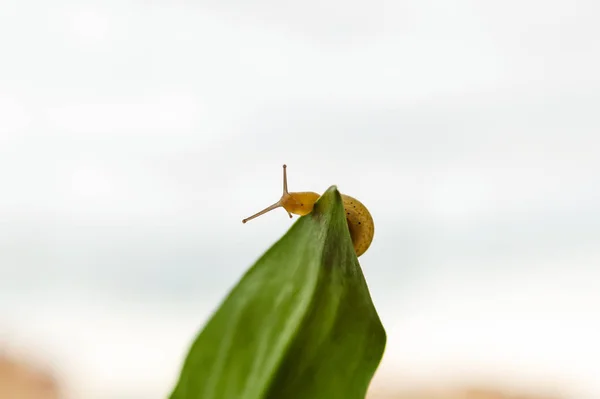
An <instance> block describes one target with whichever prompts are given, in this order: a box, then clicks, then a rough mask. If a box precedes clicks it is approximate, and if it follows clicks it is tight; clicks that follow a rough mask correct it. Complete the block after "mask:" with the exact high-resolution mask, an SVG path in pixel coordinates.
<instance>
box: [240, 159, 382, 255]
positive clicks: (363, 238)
mask: <svg viewBox="0 0 600 399" xmlns="http://www.w3.org/2000/svg"><path fill="white" fill-rule="evenodd" d="M319 197H320V195H319V194H317V193H313V192H310V191H305V192H299V193H290V192H288V188H287V173H286V165H283V195H282V196H281V198H280V199H279V201H277V202H276V203H274V204H273V205H271V206H268V207H266V208H265V209H263V210H262V211H260V212H258V213H256V214H254V215H252V216H250V217H249V218H246V219H244V220H242V223H246V222H247V221H249V220H252V219H254V218H255V217H257V216H260V215H263V214H265V213H267V212H269V211H272V210H273V209H276V208H279V207H283V209H285V210H286V211H287V213H288V215H290V218H291V217H292V213H293V214H296V215H300V216H304V215H307V214H309V213H310V212H312V210H313V206H314V205H315V202H317V200H318V199H319ZM342 202H343V203H344V209H345V210H346V220H347V222H348V229H349V230H350V237H351V238H352V244H353V245H354V250H355V251H356V256H361V255H362V254H364V253H365V252H366V250H367V249H368V248H369V246H370V245H371V241H373V235H374V234H375V224H374V223H373V218H372V217H371V214H370V213H369V210H368V209H367V208H366V207H365V206H364V205H363V204H362V203H361V202H360V201H359V200H357V199H356V198H352V197H350V196H349V195H344V194H342Z"/></svg>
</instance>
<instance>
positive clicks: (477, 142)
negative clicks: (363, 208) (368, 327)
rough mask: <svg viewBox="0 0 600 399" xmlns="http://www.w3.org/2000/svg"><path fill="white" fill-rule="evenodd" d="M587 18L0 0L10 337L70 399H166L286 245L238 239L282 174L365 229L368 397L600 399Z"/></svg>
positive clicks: (276, 222) (593, 99) (0, 265)
mask: <svg viewBox="0 0 600 399" xmlns="http://www.w3.org/2000/svg"><path fill="white" fill-rule="evenodd" d="M167 4H169V5H167ZM599 17H600V4H598V3H597V2H594V1H566V0H565V1H545V2H542V1H533V0H526V1H519V2H517V1H505V2H501V3H499V2H498V3H492V2H477V1H468V0H460V1H455V2H445V1H413V0H407V1H403V2H398V1H383V0H375V1H371V2H364V1H363V2H359V1H346V2H341V1H336V0H325V1H314V0H310V1H308V2H301V3H299V2H291V1H283V2H282V1H280V2H275V1H272V0H262V1H255V2H234V1H204V2H203V1H197V2H191V1H189V0H188V1H178V2H168V3H167V2H164V1H163V2H160V1H145V2H130V1H105V2H94V1H88V2H78V3H75V2H68V1H64V0H59V1H55V2H52V3H51V4H50V3H44V2H35V1H29V2H25V1H20V2H17V1H5V2H3V5H2V11H1V12H0V182H2V190H1V192H0V194H1V195H0V226H1V227H2V228H1V229H0V334H2V335H3V336H4V340H6V341H7V342H10V343H11V344H10V345H12V346H15V345H16V346H19V345H33V347H39V348H41V350H43V351H44V352H45V353H47V355H48V356H47V358H48V359H50V360H48V361H50V362H52V363H53V364H55V366H56V367H57V368H58V369H59V370H61V373H62V375H63V376H64V377H65V379H66V383H67V384H68V385H69V388H70V389H72V392H73V395H77V396H76V397H78V398H84V399H88V398H89V399H114V398H123V397H127V398H137V397H139V398H145V399H153V398H161V397H165V395H166V393H168V392H169V391H170V389H171V387H172V384H173V382H174V378H175V376H176V374H177V372H178V368H179V362H180V361H181V358H182V356H183V354H184V351H185V350H186V348H187V345H188V344H189V342H190V340H191V339H192V338H193V337H194V336H195V334H196V332H197V330H198V328H199V327H200V326H201V325H202V323H203V322H204V321H205V319H206V317H208V315H209V314H210V312H211V310H212V309H213V308H214V306H216V305H217V304H218V303H219V301H220V300H221V299H222V297H223V296H224V295H226V293H227V292H228V290H229V289H230V288H231V287H232V285H233V284H234V283H235V282H236V281H237V279H238V278H239V276H241V274H242V273H243V272H244V271H245V270H246V268H247V267H249V266H250V265H251V263H252V262H253V261H254V260H255V259H256V258H257V257H258V256H259V255H260V254H261V253H262V252H263V251H264V250H265V249H266V248H267V247H268V246H269V245H270V244H271V243H273V242H274V241H275V240H276V239H277V238H279V237H280V236H281V235H282V234H283V233H284V232H285V230H286V229H287V228H288V227H289V226H290V221H289V219H288V217H287V216H286V215H285V213H284V212H283V211H282V212H281V213H279V212H275V213H273V214H270V215H268V216H264V217H263V218H261V219H257V220H256V221H253V222H252V223H249V224H247V225H242V224H241V223H240V221H241V219H242V218H243V217H245V216H248V215H249V214H252V213H254V212H255V211H257V210H259V209H262V208H263V207H264V206H266V205H268V204H270V203H272V202H274V201H275V200H276V199H277V198H279V195H280V190H281V164H283V163H287V164H288V166H289V169H288V172H289V178H290V188H291V189H292V190H298V191H304V190H313V191H318V192H322V191H324V190H325V189H326V188H327V187H328V186H329V185H332V184H337V185H338V187H339V188H340V190H341V191H342V192H346V193H348V194H350V195H352V196H355V197H357V198H359V199H360V200H361V201H363V202H364V203H365V204H366V205H367V206H368V207H369V209H370V210H371V212H372V214H373V216H374V218H375V222H376V225H377V228H376V237H375V241H374V243H373V246H372V247H371V248H370V249H369V251H368V252H367V253H366V254H365V255H364V256H363V257H361V263H362V265H363V268H364V271H365V274H366V277H367V279H368V282H369V285H370V288H371V292H372V294H373V297H374V300H375V302H376V305H377V308H378V309H379V311H380V315H381V317H382V319H383V321H384V324H385V325H386V329H387V331H388V335H389V338H388V349H387V352H386V355H385V358H384V361H383V363H382V366H381V369H380V375H378V377H377V379H376V381H375V383H376V384H377V386H380V385H381V386H383V385H387V384H391V383H392V382H394V383H398V384H400V386H402V387H405V386H412V385H418V384H421V383H426V381H428V380H437V381H442V382H444V381H447V382H448V381H449V382H456V381H462V380H463V379H464V380H469V379H476V380H477V379H491V380H500V381H501V382H504V383H506V384H509V385H510V384H517V385H519V386H523V387H529V386H534V387H535V386H537V385H539V384H542V383H543V384H550V383H551V384H556V385H557V386H558V387H559V388H560V389H565V390H567V391H568V392H572V393H573V395H574V396H573V397H574V398H585V399H589V398H594V397H600V383H598V381H597V380H598V379H597V375H598V370H600V360H598V359H600V352H598V351H599V346H598V345H597V338H595V337H597V336H598V334H599V333H600V317H599V316H598V315H597V311H596V310H597V306H598V305H600V291H599V290H597V286H598V285H597V284H596V282H597V281H599V280H598V278H599V277H600V272H599V271H598V270H599V267H600V249H599V247H598V245H597V242H598V239H600V157H599V156H598V154H599V149H598V148H599V146H600V136H599V135H598V132H600V116H599V115H598V109H599V107H600V75H599V74H598V72H597V71H598V70H600V49H599V47H598V45H597V38H598V37H600V27H599V25H598V23H597V21H598V20H599ZM0 339H3V337H2V336H0ZM390 376H393V378H389V377H390ZM548 381H550V382H548Z"/></svg>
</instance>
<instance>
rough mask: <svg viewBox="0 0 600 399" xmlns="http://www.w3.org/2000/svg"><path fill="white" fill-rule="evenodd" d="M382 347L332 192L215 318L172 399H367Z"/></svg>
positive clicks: (193, 349)
mask: <svg viewBox="0 0 600 399" xmlns="http://www.w3.org/2000/svg"><path fill="white" fill-rule="evenodd" d="M385 343H386V334H385V330H384V328H383V325H382V324H381V321H380V319H379V316H378V315H377V312H376V310H375V307H374V306H373V302H372V300H371V296H370V294H369V290H368V288H367V284H366V282H365V279H364V276H363V274H362V271H361V268H360V265H359V263H358V259H357V257H356V254H355V252H354V248H353V246H352V241H351V239H350V233H349V230H348V226H347V224H346V218H345V212H344V207H343V204H342V199H341V196H340V193H339V192H338V190H337V188H336V187H335V186H332V187H330V188H329V189H328V190H327V191H326V192H325V193H324V194H323V195H322V196H321V197H320V198H319V200H318V201H317V203H316V204H315V207H314V209H313V211H312V212H311V213H310V214H308V215H306V216H303V217H301V218H299V219H298V221H297V222H296V223H294V225H293V226H292V227H291V228H290V230H289V231H288V232H287V233H286V234H285V235H284V236H283V237H282V238H281V239H280V240H279V241H278V242H277V243H275V245H273V246H272V247H271V248H270V249H269V250H268V251H267V252H266V253H265V254H264V255H263V256H262V257H261V258H260V259H259V260H258V261H257V262H256V264H254V266H252V268H250V270H249V271H248V272H247V273H246V274H245V275H244V276H243V277H242V279H241V280H240V281H239V283H238V284H237V286H236V287H235V288H234V289H233V290H232V291H231V293H230V294H229V296H228V297H227V298H226V299H225V301H224V302H223V303H222V304H221V306H220V307H219V309H218V310H217V311H216V312H215V313H214V315H213V316H212V318H211V319H210V320H209V322H208V323H207V325H206V326H205V328H204V330H203V331H202V332H201V333H200V335H199V336H198V337H197V338H196V341H195V342H194V343H193V345H192V347H191V349H190V351H189V354H188V356H187V359H186V360H185V362H184V365H183V368H182V371H181V375H180V378H179V381H178V383H177V385H176V387H175V389H174V390H173V392H172V394H171V399H306V398H310V399H319V398H323V399H335V398H343V399H354V398H356V399H359V398H360V399H362V398H364V397H365V395H366V392H367V389H368V386H369V383H370V381H371V378H372V377H373V374H374V373H375V370H376V369H377V367H378V365H379V362H380V361H381V358H382V356H383V352H384V348H385Z"/></svg>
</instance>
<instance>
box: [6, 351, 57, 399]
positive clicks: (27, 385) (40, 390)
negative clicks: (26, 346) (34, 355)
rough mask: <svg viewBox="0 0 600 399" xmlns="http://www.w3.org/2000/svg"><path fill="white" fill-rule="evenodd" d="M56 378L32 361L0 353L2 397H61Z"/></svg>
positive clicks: (47, 398) (30, 398) (41, 398)
mask: <svg viewBox="0 0 600 399" xmlns="http://www.w3.org/2000/svg"><path fill="white" fill-rule="evenodd" d="M60 398H61V395H60V392H59V387H58V384H57V381H56V380H55V378H54V377H53V376H52V375H51V374H50V373H48V372H46V371H43V370H40V369H39V368H37V367H35V366H34V365H33V364H32V363H31V362H28V361H26V360H24V359H20V358H17V357H16V356H9V355H7V354H3V353H0V399H60Z"/></svg>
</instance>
